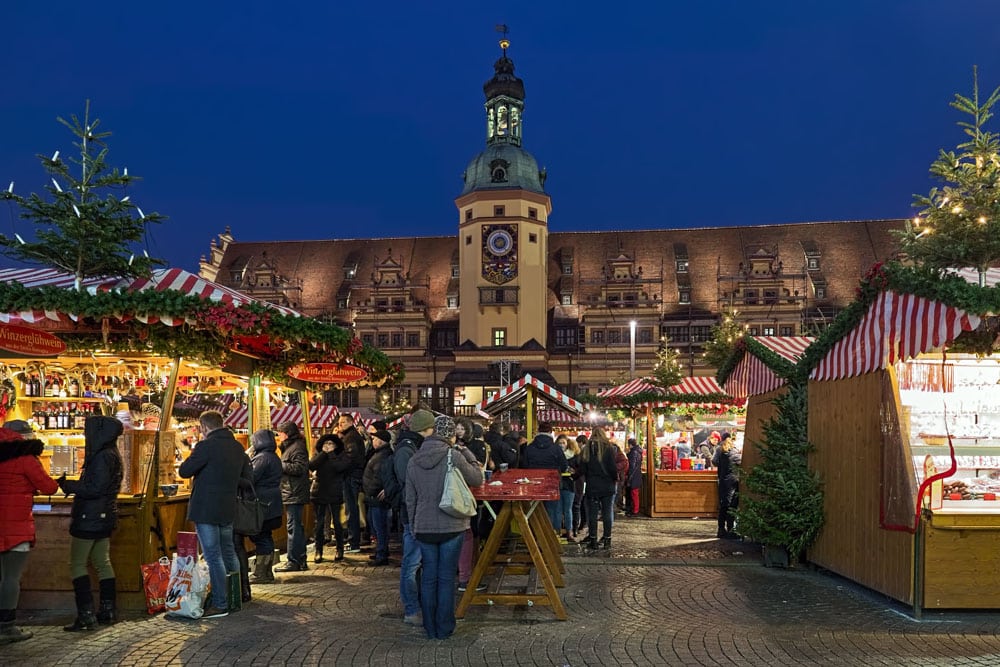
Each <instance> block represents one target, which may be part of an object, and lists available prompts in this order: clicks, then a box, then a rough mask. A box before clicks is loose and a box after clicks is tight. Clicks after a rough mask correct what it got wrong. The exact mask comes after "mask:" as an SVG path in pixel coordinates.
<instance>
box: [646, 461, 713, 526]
mask: <svg viewBox="0 0 1000 667" xmlns="http://www.w3.org/2000/svg"><path fill="white" fill-rule="evenodd" d="M653 483H654V484H655V485H656V488H655V491H654V495H653V497H654V499H655V501H654V503H653V508H652V511H651V512H650V515H651V516H653V517H678V518H679V517H714V516H717V515H718V512H719V488H718V487H719V483H718V474H717V473H716V471H715V470H657V471H656V474H655V475H654V478H653Z"/></svg>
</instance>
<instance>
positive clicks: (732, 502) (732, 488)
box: [719, 479, 740, 537]
mask: <svg viewBox="0 0 1000 667" xmlns="http://www.w3.org/2000/svg"><path fill="white" fill-rule="evenodd" d="M739 506H740V483H739V482H738V481H737V480H735V479H721V480H719V537H722V536H723V535H724V534H725V533H731V532H733V531H734V530H735V528H736V516H735V515H734V514H733V512H734V511H735V510H736V509H737V508H738V507H739Z"/></svg>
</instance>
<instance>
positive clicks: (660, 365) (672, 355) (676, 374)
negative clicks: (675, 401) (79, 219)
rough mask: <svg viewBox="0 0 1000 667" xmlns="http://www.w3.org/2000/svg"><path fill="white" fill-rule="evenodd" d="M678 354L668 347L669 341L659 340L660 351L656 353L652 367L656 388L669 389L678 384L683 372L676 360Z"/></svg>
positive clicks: (663, 338) (667, 339)
mask: <svg viewBox="0 0 1000 667" xmlns="http://www.w3.org/2000/svg"><path fill="white" fill-rule="evenodd" d="M679 358H680V352H678V351H677V350H675V349H674V348H672V347H670V339H669V338H667V337H666V336H663V337H662V338H660V349H659V350H657V351H656V363H655V364H654V365H653V382H654V383H656V385H657V386H658V387H662V388H663V389H669V388H670V387H673V386H674V385H676V384H679V383H680V381H681V378H682V377H683V376H684V372H683V371H682V370H681V365H680V362H679V361H678V359H679Z"/></svg>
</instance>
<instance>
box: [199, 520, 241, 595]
mask: <svg viewBox="0 0 1000 667" xmlns="http://www.w3.org/2000/svg"><path fill="white" fill-rule="evenodd" d="M194 529H195V532H197V533H198V542H200V543H201V553H202V555H203V556H204V558H205V563H207V564H208V578H209V580H210V581H211V582H212V606H213V607H218V608H219V609H227V608H228V607H229V601H228V596H227V595H226V592H227V588H226V573H227V572H239V571H240V561H239V559H238V558H236V547H234V546H233V524H231V523H227V524H223V525H219V524H215V523H196V524H194Z"/></svg>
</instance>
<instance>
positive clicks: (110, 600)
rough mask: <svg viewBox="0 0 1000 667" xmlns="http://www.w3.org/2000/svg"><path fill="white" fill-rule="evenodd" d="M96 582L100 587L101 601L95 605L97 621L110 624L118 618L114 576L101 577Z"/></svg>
mask: <svg viewBox="0 0 1000 667" xmlns="http://www.w3.org/2000/svg"><path fill="white" fill-rule="evenodd" d="M98 584H99V585H100V589H101V601H100V604H99V606H98V607H97V622H98V623H100V624H101V625H112V624H113V623H115V622H116V621H117V620H118V605H117V603H116V595H117V594H116V592H115V578H114V577H111V578H110V579H101V580H100V581H99V582H98Z"/></svg>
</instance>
